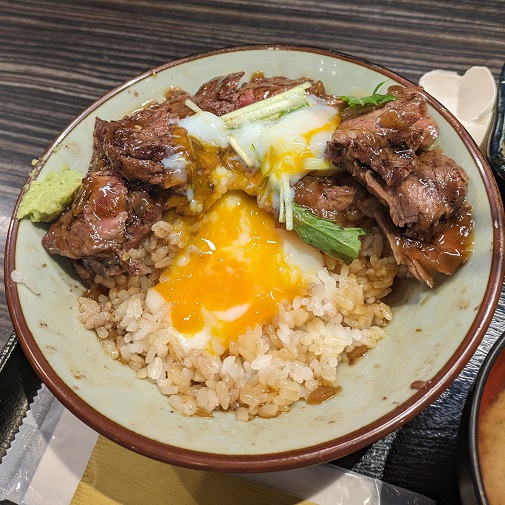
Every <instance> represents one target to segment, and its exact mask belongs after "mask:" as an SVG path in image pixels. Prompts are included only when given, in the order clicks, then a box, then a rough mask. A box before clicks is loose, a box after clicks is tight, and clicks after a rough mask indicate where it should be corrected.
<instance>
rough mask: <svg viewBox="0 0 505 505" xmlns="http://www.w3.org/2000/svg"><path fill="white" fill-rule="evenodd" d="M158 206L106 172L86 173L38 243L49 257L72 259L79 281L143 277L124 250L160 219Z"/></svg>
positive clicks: (140, 266) (143, 191)
mask: <svg viewBox="0 0 505 505" xmlns="http://www.w3.org/2000/svg"><path fill="white" fill-rule="evenodd" d="M161 214H162V206H161V205H160V204H159V203H157V202H156V201H155V200H154V199H153V198H152V197H151V196H150V194H149V193H148V191H147V190H146V189H142V188H140V187H137V188H134V189H133V190H132V191H130V190H129V189H128V186H127V183H126V181H125V180H124V179H122V178H121V177H120V176H118V175H117V174H116V173H114V172H113V171H112V170H110V169H109V170H104V171H94V172H93V171H91V172H89V173H88V175H87V176H86V177H85V178H84V179H83V185H82V188H81V189H80V191H79V192H78V194H77V195H76V198H75V199H74V202H73V203H72V205H71V206H70V207H69V208H68V209H67V210H66V211H65V212H64V213H63V214H62V215H61V216H60V217H59V218H58V219H57V220H56V221H55V222H53V223H52V224H51V226H50V227H49V230H48V231H47V233H46V234H45V235H44V237H43V239H42V244H43V245H44V247H45V248H46V249H47V250H48V251H49V252H50V253H52V254H59V255H61V256H65V257H68V258H70V259H72V260H74V267H75V269H76V271H77V273H78V274H79V275H80V276H81V277H82V278H83V279H89V278H91V277H92V275H93V274H94V273H98V274H100V275H102V276H107V275H114V274H119V273H122V272H128V273H129V274H132V275H142V274H145V273H147V270H146V268H145V266H144V265H143V264H142V263H140V262H137V261H135V260H133V259H130V258H127V259H123V258H124V257H125V256H124V253H125V251H128V250H129V249H130V248H132V247H135V246H137V245H138V244H139V243H140V242H141V241H142V239H143V238H144V237H145V236H146V235H147V234H148V233H149V231H150V229H151V226H152V225H153V224H154V223H155V222H156V221H158V220H159V219H160V218H161Z"/></svg>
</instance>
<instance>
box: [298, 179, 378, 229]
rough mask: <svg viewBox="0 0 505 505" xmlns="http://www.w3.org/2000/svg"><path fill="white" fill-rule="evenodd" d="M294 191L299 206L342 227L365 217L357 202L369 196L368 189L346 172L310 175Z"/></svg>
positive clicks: (300, 181)
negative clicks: (321, 175) (329, 174)
mask: <svg viewBox="0 0 505 505" xmlns="http://www.w3.org/2000/svg"><path fill="white" fill-rule="evenodd" d="M294 192H295V196H294V200H295V202H296V203H297V204H298V205H301V206H302V207H306V208H307V209H310V211H311V212H312V213H313V214H314V215H316V216H319V217H322V218H324V219H329V220H331V221H333V222H335V223H337V224H339V225H341V226H345V225H346V224H347V223H349V222H357V221H359V220H360V219H361V218H362V217H363V214H362V212H361V211H360V210H359V208H358V205H357V203H358V201H359V200H362V199H363V198H365V197H366V196H368V192H367V190H366V189H365V188H364V187H363V186H362V185H361V184H359V183H358V182H357V181H356V180H355V179H353V178H352V177H351V176H350V175H349V174H348V173H346V172H342V173H339V174H335V175H332V176H325V177H317V176H314V175H306V176H305V177H302V178H301V179H300V180H299V181H298V182H297V183H296V185H295V187H294Z"/></svg>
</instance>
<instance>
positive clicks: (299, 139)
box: [261, 107, 341, 180]
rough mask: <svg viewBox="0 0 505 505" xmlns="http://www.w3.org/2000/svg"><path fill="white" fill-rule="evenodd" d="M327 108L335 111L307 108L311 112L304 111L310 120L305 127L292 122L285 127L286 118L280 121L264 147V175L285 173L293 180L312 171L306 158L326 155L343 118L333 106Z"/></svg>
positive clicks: (277, 176) (275, 175)
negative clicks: (313, 111) (312, 110)
mask: <svg viewBox="0 0 505 505" xmlns="http://www.w3.org/2000/svg"><path fill="white" fill-rule="evenodd" d="M325 109H328V110H329V111H331V112H330V113H328V111H327V110H324V111H323V112H324V114H323V112H321V111H320V113H319V114H316V113H311V110H310V108H309V109H306V111H307V112H305V111H300V112H303V113H304V115H305V116H307V117H306V118H305V119H306V120H307V122H308V123H309V124H308V125H305V128H302V127H301V126H300V125H295V126H296V128H294V127H293V126H291V125H288V126H289V128H287V129H285V128H284V127H283V125H284V123H285V122H282V123H279V124H278V125H276V127H275V128H274V129H273V131H272V132H271V133H270V135H268V142H266V146H265V147H263V150H264V151H265V152H264V156H263V161H262V166H261V171H262V173H263V174H264V175H273V176H274V177H276V178H277V179H280V178H281V176H283V175H284V176H288V177H289V179H290V180H292V179H294V180H297V179H299V178H300V177H301V176H303V175H304V174H305V173H307V172H308V170H306V169H305V168H304V161H305V160H306V159H311V158H322V157H324V153H325V151H326V144H327V142H328V141H329V140H330V139H331V135H332V134H333V132H334V131H335V130H336V129H337V127H338V125H339V123H340V119H341V118H340V115H338V114H337V113H336V112H335V111H333V109H331V108H330V107H326V108H325ZM300 115H301V114H300ZM286 119H287V118H286ZM318 123H319V124H318ZM307 126H308V129H307Z"/></svg>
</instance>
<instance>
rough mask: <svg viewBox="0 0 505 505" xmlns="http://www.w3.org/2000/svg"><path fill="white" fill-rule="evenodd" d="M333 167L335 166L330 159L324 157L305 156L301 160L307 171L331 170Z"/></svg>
mask: <svg viewBox="0 0 505 505" xmlns="http://www.w3.org/2000/svg"><path fill="white" fill-rule="evenodd" d="M335 168H337V167H335V165H334V164H333V163H332V162H331V161H330V160H327V159H324V158H305V159H304V160H303V169H304V170H307V171H313V170H332V169H335Z"/></svg>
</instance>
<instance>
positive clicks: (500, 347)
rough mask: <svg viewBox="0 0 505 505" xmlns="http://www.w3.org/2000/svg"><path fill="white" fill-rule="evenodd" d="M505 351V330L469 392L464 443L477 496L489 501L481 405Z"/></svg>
mask: <svg viewBox="0 0 505 505" xmlns="http://www.w3.org/2000/svg"><path fill="white" fill-rule="evenodd" d="M504 352H505V332H503V333H502V334H501V335H500V336H499V337H498V338H497V339H496V341H495V342H494V344H493V345H492V346H491V349H490V350H489V352H488V353H487V355H486V356H485V358H484V361H483V362H482V365H481V367H480V368H479V371H478V372H477V375H476V376H475V380H474V382H473V385H472V387H471V390H470V392H469V394H468V400H467V401H468V402H469V404H470V405H469V410H468V420H467V423H468V428H467V437H468V438H467V440H465V441H464V443H468V447H469V450H468V457H469V460H470V474H471V479H472V483H473V485H474V488H475V491H476V494H477V496H479V497H481V499H482V497H484V498H485V500H486V501H483V503H484V504H485V503H488V502H487V497H486V491H485V487H484V481H483V478H482V474H481V468H480V463H479V417H480V407H481V404H482V396H483V393H484V390H485V388H486V385H487V381H488V378H489V374H490V373H491V370H492V369H493V368H494V365H495V363H496V361H497V360H498V357H499V356H500V355H501V354H502V353H504Z"/></svg>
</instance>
